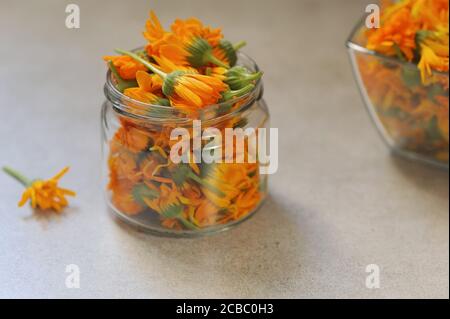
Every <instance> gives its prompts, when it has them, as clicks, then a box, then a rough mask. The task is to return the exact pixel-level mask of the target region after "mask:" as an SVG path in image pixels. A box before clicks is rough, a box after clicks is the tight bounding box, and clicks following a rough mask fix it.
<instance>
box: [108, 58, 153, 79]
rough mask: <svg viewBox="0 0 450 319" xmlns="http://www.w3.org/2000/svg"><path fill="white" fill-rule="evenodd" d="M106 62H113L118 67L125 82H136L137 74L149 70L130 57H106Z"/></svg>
mask: <svg viewBox="0 0 450 319" xmlns="http://www.w3.org/2000/svg"><path fill="white" fill-rule="evenodd" d="M103 59H104V60H105V61H111V62H112V63H113V65H114V67H116V69H117V71H118V73H119V75H120V77H121V78H122V79H124V80H134V79H135V78H136V72H137V71H139V70H141V71H145V70H146V69H147V68H146V67H145V66H144V65H142V63H139V61H136V60H134V59H132V58H130V57H129V56H126V55H122V56H105V57H103Z"/></svg>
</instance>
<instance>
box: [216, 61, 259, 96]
mask: <svg viewBox="0 0 450 319" xmlns="http://www.w3.org/2000/svg"><path fill="white" fill-rule="evenodd" d="M225 76H226V79H225V81H224V82H225V83H226V84H228V86H229V87H230V89H231V90H239V89H242V88H244V87H246V86H247V85H249V84H252V83H254V82H256V81H257V80H259V79H260V78H261V76H262V72H255V73H250V71H249V70H247V69H246V68H245V67H243V66H234V67H232V68H231V69H229V70H228V71H227V72H226V73H225Z"/></svg>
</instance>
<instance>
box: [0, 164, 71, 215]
mask: <svg viewBox="0 0 450 319" xmlns="http://www.w3.org/2000/svg"><path fill="white" fill-rule="evenodd" d="M3 170H4V171H5V172H6V173H7V174H9V175H10V176H12V177H14V178H15V179H17V180H18V181H19V182H20V183H22V184H23V185H24V186H25V187H26V189H25V191H24V193H23V195H22V198H21V199H20V201H19V204H18V205H19V207H21V206H23V205H25V203H26V202H27V201H29V200H31V207H33V208H39V209H42V210H48V209H52V210H55V211H56V212H60V211H61V210H62V209H63V208H64V207H66V206H67V205H68V204H69V203H68V201H67V199H66V196H75V195H76V194H75V192H73V191H71V190H68V189H65V188H61V187H59V186H58V182H59V179H60V178H61V177H63V176H64V174H66V173H67V171H68V170H69V167H65V168H64V169H63V170H61V171H60V172H59V173H58V174H56V175H55V176H53V177H52V178H50V179H49V180H41V179H36V180H30V179H28V178H26V177H24V176H23V175H22V174H20V173H19V172H17V171H15V170H13V169H11V168H9V167H4V168H3Z"/></svg>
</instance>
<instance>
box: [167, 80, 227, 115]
mask: <svg viewBox="0 0 450 319" xmlns="http://www.w3.org/2000/svg"><path fill="white" fill-rule="evenodd" d="M164 89H165V93H166V95H168V96H169V98H170V101H171V102H172V105H173V106H175V107H180V108H184V109H188V110H196V109H200V108H202V107H205V106H208V105H212V104H216V103H217V102H218V101H219V99H220V98H221V93H222V92H224V91H225V90H226V89H227V85H226V84H224V83H223V82H222V81H221V80H220V79H218V78H215V77H212V76H207V75H201V74H191V73H182V74H180V75H178V76H176V77H175V81H174V84H173V87H165V88H164Z"/></svg>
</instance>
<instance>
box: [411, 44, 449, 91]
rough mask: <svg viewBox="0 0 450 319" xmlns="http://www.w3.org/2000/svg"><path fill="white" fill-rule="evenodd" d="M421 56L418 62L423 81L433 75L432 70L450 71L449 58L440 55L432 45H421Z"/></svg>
mask: <svg viewBox="0 0 450 319" xmlns="http://www.w3.org/2000/svg"><path fill="white" fill-rule="evenodd" d="M421 49H422V50H421V58H420V62H419V64H418V67H419V69H420V75H421V77H422V82H423V83H425V82H426V80H427V78H428V77H430V76H431V75H432V70H433V69H434V70H438V71H448V66H449V58H448V57H440V56H438V55H437V54H436V53H435V52H434V51H433V50H432V49H431V48H430V47H428V46H426V45H425V44H422V45H421Z"/></svg>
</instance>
